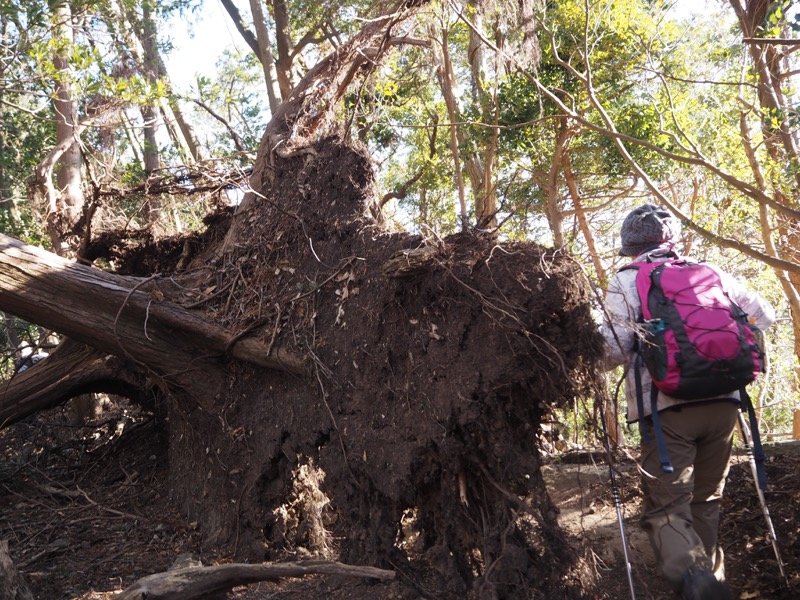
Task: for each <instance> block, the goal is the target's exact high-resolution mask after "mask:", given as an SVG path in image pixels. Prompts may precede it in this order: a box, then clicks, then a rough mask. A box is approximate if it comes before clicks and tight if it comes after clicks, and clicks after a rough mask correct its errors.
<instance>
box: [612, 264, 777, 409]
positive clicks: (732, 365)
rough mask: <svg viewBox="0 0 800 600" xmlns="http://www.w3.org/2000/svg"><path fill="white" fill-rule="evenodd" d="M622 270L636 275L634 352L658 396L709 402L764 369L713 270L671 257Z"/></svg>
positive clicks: (751, 332) (747, 328) (751, 335)
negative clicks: (638, 318)
mask: <svg viewBox="0 0 800 600" xmlns="http://www.w3.org/2000/svg"><path fill="white" fill-rule="evenodd" d="M624 268H625V269H637V271H638V272H637V274H636V288H637V290H638V292H639V298H640V299H641V304H642V322H643V326H644V330H643V335H642V336H641V339H640V340H639V343H640V350H641V353H642V359H643V362H644V364H645V366H646V367H647V370H648V371H649V372H650V375H651V377H652V378H653V383H654V384H655V385H656V386H657V387H658V389H660V390H661V391H662V392H664V393H665V394H667V395H669V396H672V397H673V398H679V399H683V400H699V399H703V398H715V397H719V396H724V395H725V394H728V393H731V392H734V391H737V390H741V389H743V388H744V387H745V386H747V385H748V384H749V383H751V382H752V381H754V380H755V379H756V377H757V376H758V374H759V373H761V372H762V371H763V370H764V353H763V351H762V350H761V348H760V347H759V346H758V344H757V343H756V339H755V336H754V328H753V327H752V326H751V325H750V323H749V322H748V319H747V314H745V312H744V311H743V310H742V309H741V308H740V307H739V306H738V305H737V304H736V303H735V302H733V301H732V300H731V299H730V298H729V297H728V295H727V293H726V292H725V291H724V289H723V288H722V281H721V280H720V276H719V273H718V272H717V271H715V270H714V269H712V268H711V267H710V266H708V265H706V264H703V263H696V262H690V261H688V260H684V259H681V258H678V257H677V256H675V258H674V259H668V260H666V261H663V262H657V261H652V260H649V259H648V260H644V261H640V262H635V263H632V264H630V265H628V266H627V267H624Z"/></svg>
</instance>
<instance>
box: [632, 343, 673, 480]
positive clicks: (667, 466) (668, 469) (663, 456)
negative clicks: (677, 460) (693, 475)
mask: <svg viewBox="0 0 800 600" xmlns="http://www.w3.org/2000/svg"><path fill="white" fill-rule="evenodd" d="M641 367H642V353H641V352H637V353H636V359H635V360H634V363H633V377H634V384H635V388H636V407H637V409H638V411H639V434H640V435H641V436H642V442H644V443H645V444H649V443H650V436H649V435H648V434H647V419H646V417H645V416H644V393H643V392H642V375H641ZM650 418H651V419H652V420H653V435H654V436H655V438H656V447H657V448H658V457H659V459H660V460H661V470H662V471H663V472H664V473H672V472H674V471H675V468H674V467H673V466H672V463H671V462H670V460H669V454H668V452H667V442H666V440H665V439H664V432H663V431H662V429H661V421H660V419H659V418H658V388H657V387H656V384H655V383H653V382H652V381H651V382H650Z"/></svg>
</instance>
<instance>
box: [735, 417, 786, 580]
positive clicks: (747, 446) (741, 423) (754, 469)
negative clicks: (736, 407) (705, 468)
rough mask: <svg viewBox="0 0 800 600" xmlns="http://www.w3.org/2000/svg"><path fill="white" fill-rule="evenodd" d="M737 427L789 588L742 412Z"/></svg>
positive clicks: (779, 566) (776, 555) (782, 575)
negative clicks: (739, 430) (740, 433)
mask: <svg viewBox="0 0 800 600" xmlns="http://www.w3.org/2000/svg"><path fill="white" fill-rule="evenodd" d="M739 428H740V429H741V431H742V443H743V444H744V447H745V449H746V450H747V457H748V458H749V459H750V470H751V471H752V473H753V482H754V483H755V484H756V494H757V495H758V501H759V502H760V503H761V512H763V513H764V520H765V521H766V523H767V532H768V534H769V539H770V541H771V542H772V550H773V551H774V552H775V559H776V560H777V561H778V570H779V571H780V573H781V579H782V580H783V584H784V585H785V586H786V588H787V589H789V587H790V586H789V578H788V577H787V576H786V571H785V570H784V568H783V559H781V551H780V549H779V548H778V538H777V536H776V535H775V527H774V526H773V525H772V519H771V518H770V516H769V509H768V508H767V500H766V498H764V490H763V489H762V486H761V485H760V483H759V480H760V479H763V478H760V477H759V475H758V465H757V464H756V456H755V453H754V452H753V448H752V447H751V445H750V442H749V441H748V439H747V437H748V435H750V433H749V429H748V427H747V421H746V420H745V418H744V414H743V413H742V412H739Z"/></svg>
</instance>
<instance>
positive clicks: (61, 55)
mask: <svg viewBox="0 0 800 600" xmlns="http://www.w3.org/2000/svg"><path fill="white" fill-rule="evenodd" d="M53 10H54V15H53V16H54V19H55V29H54V31H55V34H54V35H56V36H57V37H58V39H59V40H60V41H61V46H60V48H59V49H58V50H57V51H56V53H55V55H54V56H53V67H54V69H55V71H56V76H55V97H54V99H53V108H54V109H55V117H56V147H63V151H62V152H61V154H60V155H59V157H58V159H57V160H58V165H57V168H56V180H57V187H55V188H54V187H53V186H52V182H48V183H50V185H46V186H45V189H46V190H47V204H48V208H49V214H48V218H47V230H48V234H49V235H50V240H51V242H52V244H53V247H54V248H56V250H57V251H60V252H66V251H67V249H68V245H67V244H65V242H64V234H65V232H68V231H70V230H71V229H72V227H73V226H74V225H75V223H77V221H78V219H79V218H80V215H81V212H82V211H83V191H82V185H81V183H82V180H81V161H82V159H81V148H80V146H79V145H78V136H79V133H78V131H77V129H78V127H77V124H78V106H77V103H76V102H75V99H74V97H73V96H74V90H73V86H72V83H71V80H72V67H71V65H70V61H69V48H71V46H72V41H73V29H72V10H71V9H70V6H69V4H68V3H60V4H58V5H56V6H55V8H54V9H53Z"/></svg>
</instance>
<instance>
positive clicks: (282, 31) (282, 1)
mask: <svg viewBox="0 0 800 600" xmlns="http://www.w3.org/2000/svg"><path fill="white" fill-rule="evenodd" d="M271 4H272V16H273V18H274V19H275V43H276V45H277V47H278V62H277V64H276V65H275V66H276V71H277V75H278V86H279V88H280V91H281V98H282V99H283V100H286V99H287V98H288V97H289V94H291V92H292V88H293V87H294V81H293V78H292V62H293V60H292V59H293V57H292V48H293V44H292V36H291V31H290V28H289V6H288V4H287V3H286V0H271Z"/></svg>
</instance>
